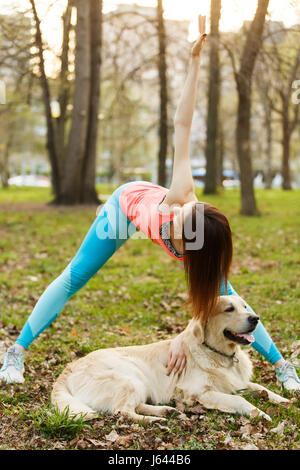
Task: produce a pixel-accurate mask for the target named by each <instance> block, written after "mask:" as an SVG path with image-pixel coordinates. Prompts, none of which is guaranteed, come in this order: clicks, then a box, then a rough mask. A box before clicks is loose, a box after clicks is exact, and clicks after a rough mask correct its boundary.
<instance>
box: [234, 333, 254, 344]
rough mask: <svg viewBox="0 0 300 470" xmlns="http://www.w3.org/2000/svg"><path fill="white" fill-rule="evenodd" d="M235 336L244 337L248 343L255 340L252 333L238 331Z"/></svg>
mask: <svg viewBox="0 0 300 470" xmlns="http://www.w3.org/2000/svg"><path fill="white" fill-rule="evenodd" d="M237 336H240V338H244V339H245V340H247V341H249V343H253V342H254V341H255V338H254V336H253V335H251V334H250V333H239V334H237Z"/></svg>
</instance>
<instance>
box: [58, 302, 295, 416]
mask: <svg viewBox="0 0 300 470" xmlns="http://www.w3.org/2000/svg"><path fill="white" fill-rule="evenodd" d="M230 306H233V307H234V311H232V312H226V311H225V310H226V309H228V307H230ZM249 315H251V314H249V313H248V312H247V311H246V308H245V304H244V302H243V300H242V299H240V298H239V297H236V296H222V297H220V298H219V300H218V303H217V307H216V312H214V315H212V316H211V318H210V319H209V321H208V322H207V324H206V327H205V329H204V330H203V328H202V327H201V323H200V321H199V320H196V319H193V320H191V321H190V323H189V325H188V326H187V328H186V329H185V331H184V333H183V335H182V336H183V348H184V351H185V354H186V359H187V362H186V367H185V370H184V372H183V373H182V374H181V375H179V376H178V374H174V373H173V372H172V373H171V374H170V375H169V376H168V375H167V374H166V365H167V361H168V355H169V348H170V344H171V340H166V341H161V342H158V343H152V344H148V345H144V346H129V347H123V348H109V349H100V350H98V351H94V352H92V353H90V354H88V355H87V356H86V357H83V358H81V359H79V360H77V361H74V362H72V363H71V364H69V365H68V366H67V367H66V369H65V370H64V371H63V372H62V374H61V375H60V376H59V377H58V379H57V381H56V382H55V384H54V387H53V391H52V396H51V398H52V403H53V405H54V406H55V407H57V408H58V409H59V410H60V411H63V410H64V409H66V408H67V407H68V408H69V411H70V413H71V414H72V415H83V414H85V419H93V418H95V417H97V415H98V414H99V412H105V411H106V412H109V413H121V414H123V415H126V416H128V417H130V418H132V419H133V420H135V421H139V420H145V421H147V422H150V421H155V420H159V419H160V420H162V419H164V418H163V416H167V415H168V414H169V413H171V412H172V410H174V411H176V410H175V409H174V408H172V407H170V406H155V405H157V404H158V403H160V404H161V403H169V402H170V400H171V398H180V399H182V400H183V401H185V402H186V403H187V404H191V403H193V402H195V401H198V402H200V403H201V404H202V405H203V406H205V407H206V408H214V409H218V410H221V411H225V412H229V413H239V414H244V415H256V414H258V415H260V416H263V417H265V418H266V419H268V420H270V419H271V418H270V417H269V416H268V415H266V414H265V413H263V412H262V411H260V410H259V409H257V408H256V407H255V406H253V405H251V403H249V402H248V401H247V400H245V399H244V398H243V397H241V396H239V395H233V394H234V393H235V392H236V391H238V390H241V389H246V388H248V389H252V390H265V391H266V392H267V394H268V397H269V399H270V401H272V402H273V403H283V402H287V401H288V400H286V399H285V398H282V397H280V396H279V395H277V394H275V393H273V392H270V391H269V390H267V389H266V388H264V387H262V386H260V385H257V384H254V383H251V382H250V378H251V375H252V365H251V361H250V359H249V357H248V355H247V354H246V353H245V352H244V351H242V349H241V348H240V346H239V345H238V344H237V343H236V342H234V341H231V340H229V339H228V338H226V337H225V336H224V330H225V329H227V330H230V331H231V332H234V333H244V332H246V331H248V330H249V320H248V317H249ZM204 339H205V342H206V343H207V344H208V345H209V346H211V347H213V348H215V349H217V350H218V351H221V352H223V353H225V354H227V355H231V354H233V353H235V360H233V359H231V358H229V357H225V356H223V355H221V354H219V353H217V352H214V351H212V350H211V349H209V348H208V347H207V346H205V345H204V344H203V341H204Z"/></svg>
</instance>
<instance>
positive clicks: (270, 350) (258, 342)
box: [221, 282, 282, 364]
mask: <svg viewBox="0 0 300 470" xmlns="http://www.w3.org/2000/svg"><path fill="white" fill-rule="evenodd" d="M221 295H237V296H238V297H239V295H238V293H237V292H236V291H235V290H234V289H233V287H232V285H231V284H230V282H227V291H226V288H225V283H224V282H223V284H222V288H221ZM245 304H246V305H247V310H248V312H252V313H255V312H254V310H252V308H251V307H250V305H248V304H247V302H245ZM253 336H254V338H255V342H254V343H252V346H253V347H254V349H256V351H258V352H259V353H260V354H262V355H263V356H264V357H265V358H266V359H267V360H268V361H269V362H271V364H275V362H277V361H279V360H280V359H282V355H281V354H280V352H279V351H278V349H277V348H276V346H275V344H274V342H273V341H272V339H271V337H270V335H269V334H268V333H267V331H266V329H265V328H264V326H263V324H262V323H261V321H259V322H258V325H257V327H256V329H255V331H254V332H253Z"/></svg>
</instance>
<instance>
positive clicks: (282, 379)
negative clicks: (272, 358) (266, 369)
mask: <svg viewBox="0 0 300 470" xmlns="http://www.w3.org/2000/svg"><path fill="white" fill-rule="evenodd" d="M276 377H277V380H278V382H279V383H280V384H281V385H282V386H283V388H285V389H286V390H291V391H293V390H300V379H299V377H298V375H297V372H296V369H295V367H294V366H293V365H292V364H291V363H290V362H288V361H282V362H280V364H279V365H278V367H276Z"/></svg>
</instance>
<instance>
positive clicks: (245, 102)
mask: <svg viewBox="0 0 300 470" xmlns="http://www.w3.org/2000/svg"><path fill="white" fill-rule="evenodd" d="M268 6H269V0H258V3H257V9H256V12H255V16H254V18H253V20H252V22H251V23H250V25H249V27H248V30H247V33H246V40H245V43H244V45H243V49H242V53H241V58H240V66H239V68H238V67H237V65H236V58H235V55H234V52H233V50H232V49H231V48H230V47H228V45H226V44H223V45H224V47H225V48H226V50H227V52H228V53H229V56H230V59H231V62H232V66H233V71H234V78H235V82H236V88H237V93H238V110H237V124H236V131H235V141H236V150H237V157H238V163H239V173H240V182H241V214H243V215H257V214H258V213H259V211H258V209H257V205H256V200H255V194H254V187H253V171H252V161H251V149H250V125H251V91H252V76H253V71H254V66H255V62H256V59H257V56H258V53H259V51H260V49H261V45H262V38H263V30H264V24H265V19H266V14H267V10H268Z"/></svg>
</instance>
